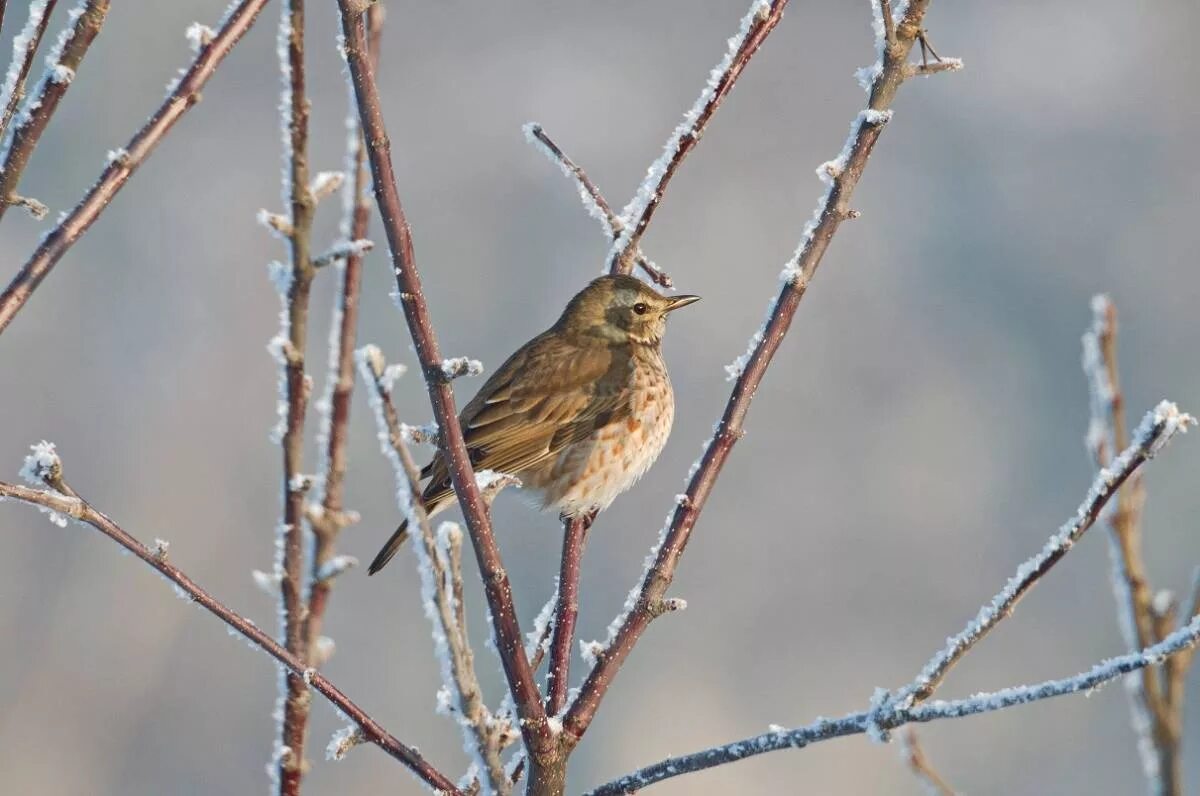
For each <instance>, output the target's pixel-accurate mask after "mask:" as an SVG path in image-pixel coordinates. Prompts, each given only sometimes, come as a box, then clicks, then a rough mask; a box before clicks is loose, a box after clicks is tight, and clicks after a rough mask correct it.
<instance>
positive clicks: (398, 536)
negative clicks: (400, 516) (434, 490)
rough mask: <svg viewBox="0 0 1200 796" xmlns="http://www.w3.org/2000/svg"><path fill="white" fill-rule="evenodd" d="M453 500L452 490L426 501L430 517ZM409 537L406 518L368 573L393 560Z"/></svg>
mask: <svg viewBox="0 0 1200 796" xmlns="http://www.w3.org/2000/svg"><path fill="white" fill-rule="evenodd" d="M453 502H454V493H453V492H451V493H450V494H449V495H447V496H446V497H443V498H441V499H438V498H434V499H433V500H428V501H427V502H426V503H425V511H426V513H427V514H428V515H429V516H430V517H432V516H433V515H434V514H437V513H438V512H439V511H441V510H442V509H445V508H447V507H448V506H449V505H450V504H451V503H453ZM407 538H408V520H405V521H404V522H402V523H400V527H399V528H397V529H396V532H395V533H393V534H392V535H391V536H390V537H388V540H387V542H386V543H385V544H384V545H383V548H382V549H380V551H379V553H378V554H377V555H376V556H375V560H373V561H372V562H371V566H369V567H367V574H368V575H374V574H375V573H376V572H378V571H379V570H381V569H383V568H384V567H385V566H387V563H388V562H389V561H391V560H392V557H393V556H395V555H396V551H397V550H399V549H400V546H401V545H403V544H404V540H406V539H407Z"/></svg>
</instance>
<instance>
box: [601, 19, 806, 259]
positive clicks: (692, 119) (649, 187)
mask: <svg viewBox="0 0 1200 796" xmlns="http://www.w3.org/2000/svg"><path fill="white" fill-rule="evenodd" d="M786 5H787V0H754V3H753V4H752V5H751V6H750V10H749V11H748V12H747V13H746V16H745V17H743V18H742V25H741V29H740V30H739V31H738V32H737V34H735V35H734V36H733V38H731V39H730V40H729V49H728V51H727V52H726V53H725V57H724V58H723V59H722V60H721V63H719V64H717V66H716V68H714V69H713V70H712V73H711V77H710V78H709V80H708V83H707V84H706V85H705V86H704V90H703V91H701V92H700V96H699V98H697V100H696V103H695V104H694V105H692V107H691V109H690V110H688V112H687V113H685V114H684V115H683V122H681V123H680V125H679V126H678V127H676V128H675V131H674V132H673V133H671V137H670V138H669V139H667V143H666V146H665V147H664V149H663V153H662V154H661V155H660V156H659V157H658V159H657V160H656V161H654V163H652V164H651V165H650V168H649V169H648V170H647V172H646V177H645V179H643V180H642V184H641V185H640V186H639V187H638V190H637V193H636V194H634V197H633V199H631V200H630V202H629V204H627V205H626V206H625V209H624V210H623V211H622V213H621V218H622V220H623V221H624V223H625V229H624V230H622V232H621V234H620V235H619V236H618V237H617V238H616V240H614V241H613V245H612V249H610V250H609V255H608V270H609V272H610V273H614V274H628V273H631V272H632V271H633V262H634V257H635V256H636V254H637V251H638V247H639V246H640V245H641V242H642V236H643V235H645V234H646V227H647V226H649V224H650V219H651V218H653V217H654V211H655V210H657V209H658V205H659V202H661V201H662V197H663V193H664V192H665V191H666V189H667V184H668V183H669V182H670V181H671V178H672V177H673V176H675V172H676V171H677V170H678V169H679V166H680V164H681V163H683V159H684V158H685V157H687V155H688V153H689V152H691V151H692V149H694V148H695V146H696V144H697V143H699V141H700V136H701V135H703V133H704V128H705V127H706V126H707V125H708V121H709V119H711V118H712V115H713V113H714V112H716V110H717V107H718V106H720V104H721V101H722V100H724V99H725V97H726V96H727V95H728V94H729V92H730V91H732V90H733V84H734V83H736V82H737V79H738V78H739V77H740V76H741V74H742V70H743V69H745V68H746V65H747V64H748V63H750V59H751V58H752V57H753V56H754V53H756V52H757V51H758V48H759V46H760V45H761V44H762V43H763V41H764V40H766V38H767V36H768V35H769V34H770V33H771V31H772V30H774V29H775V26H776V25H778V24H779V20H780V19H782V18H783V9H784V6H786Z"/></svg>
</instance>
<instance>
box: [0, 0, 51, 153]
mask: <svg viewBox="0 0 1200 796" xmlns="http://www.w3.org/2000/svg"><path fill="white" fill-rule="evenodd" d="M57 2H58V0H31V2H30V3H29V19H28V20H27V21H26V23H25V28H24V29H23V30H22V31H21V32H20V33H18V34H17V36H16V38H15V39H13V63H12V65H11V66H9V69H8V74H7V75H6V76H5V79H4V86H3V88H2V89H0V139H3V138H4V134H5V133H6V132H7V131H8V125H9V123H10V122H12V118H13V114H14V113H15V112H16V110H17V104H18V103H20V101H21V100H22V99H23V98H24V97H25V81H26V79H28V77H29V69H30V68H31V67H32V66H33V58H34V56H35V55H36V54H37V50H38V47H39V46H40V45H41V43H42V37H43V36H44V35H46V26H47V25H49V24H50V15H51V14H53V13H54V6H55V4H56V3H57Z"/></svg>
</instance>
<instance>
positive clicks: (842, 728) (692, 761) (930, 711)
mask: <svg viewBox="0 0 1200 796" xmlns="http://www.w3.org/2000/svg"><path fill="white" fill-rule="evenodd" d="M1197 642H1200V617H1195V618H1193V619H1192V621H1191V622H1189V623H1188V624H1187V625H1185V626H1184V627H1183V628H1181V629H1179V630H1177V631H1175V632H1174V633H1171V634H1170V635H1168V636H1167V637H1166V638H1165V639H1163V640H1162V641H1161V642H1159V643H1158V644H1155V645H1153V646H1151V647H1148V648H1147V649H1144V650H1141V651H1139V652H1133V653H1129V654H1126V655H1121V656H1118V657H1116V658H1109V659H1108V660H1106V661H1103V662H1101V663H1098V664H1096V665H1095V666H1093V667H1092V668H1091V669H1089V670H1087V671H1086V672H1082V673H1080V674H1077V675H1075V676H1074V677H1066V678H1063V679H1060V680H1047V681H1045V682H1042V683H1038V684H1036V685H1023V686H1017V687H1016V688H1006V689H1004V690H1002V691H992V692H983V693H979V694H974V695H972V696H970V697H967V698H966V699H954V700H935V701H932V702H926V703H923V704H917V705H911V706H909V707H903V706H898V705H895V706H892V707H891V708H890V709H889V710H887V711H886V712H885V713H884V714H882V715H880V714H879V713H878V712H877V709H876V708H872V709H869V710H864V711H860V712H858V713H851V714H848V715H846V716H842V717H841V718H837V719H817V720H816V721H815V722H813V723H812V724H809V725H806V726H804V727H798V728H796V729H791V730H789V729H785V728H783V727H775V728H772V729H771V731H770V732H767V733H763V734H762V735H755V736H753V737H750V738H743V739H742V740H740V741H734V742H733V743H728V744H724V745H722V746H714V747H712V748H710V749H704V750H702V751H699V752H693V753H692V754H687V755H680V756H678V757H671V758H667V759H666V760H662V761H660V762H658V763H655V764H654V765H652V766H647V767H645V768H642V769H639V770H638V771H635V772H633V773H632V774H626V775H625V776H623V777H621V778H620V779H615V780H613V781H612V782H609V783H607V784H605V785H601V786H600V787H598V788H596V789H595V790H592V791H590V792H589V794H588V796H615V795H616V794H625V793H635V792H637V791H640V790H641V789H642V788H646V787H649V786H650V785H653V784H654V783H656V782H662V781H663V780H665V779H671V778H673V777H678V776H681V775H683V774H690V773H693V772H696V771H703V770H705V769H708V768H714V767H716V766H721V765H726V764H728V763H736V762H738V761H739V760H745V759H746V758H749V757H755V756H757V755H761V754H765V753H767V752H777V751H781V750H784V749H803V748H805V747H806V746H809V745H811V744H814V743H818V742H820V741H828V740H832V739H834V738H845V737H846V736H849V735H864V734H871V733H874V732H876V731H878V730H882V731H890V730H894V729H897V728H899V727H902V726H904V725H906V724H921V723H925V722H930V721H939V720H942V719H959V718H964V717H966V716H976V715H979V714H981V713H991V712H992V711H996V710H1004V709H1006V708H1011V707H1016V706H1018V705H1028V704H1029V703H1031V702H1039V701H1041V700H1043V699H1053V698H1054V697H1060V696H1067V695H1068V694H1078V693H1091V692H1093V691H1095V690H1096V689H1097V688H1099V687H1101V686H1103V685H1105V684H1106V683H1108V682H1110V681H1112V680H1115V679H1116V678H1118V677H1121V676H1122V675H1125V674H1129V673H1130V672H1136V671H1138V670H1140V669H1144V668H1146V667H1147V666H1157V665H1159V664H1161V663H1162V662H1163V661H1164V660H1166V659H1169V658H1170V657H1171V656H1173V655H1178V654H1181V653H1183V652H1185V651H1187V650H1191V649H1192V648H1194V647H1195V645H1196V644H1197Z"/></svg>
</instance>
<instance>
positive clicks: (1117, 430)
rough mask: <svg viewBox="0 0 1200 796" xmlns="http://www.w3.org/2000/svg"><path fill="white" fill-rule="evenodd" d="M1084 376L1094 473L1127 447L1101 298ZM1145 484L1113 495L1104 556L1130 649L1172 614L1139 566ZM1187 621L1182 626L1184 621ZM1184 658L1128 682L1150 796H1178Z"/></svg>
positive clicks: (1150, 639)
mask: <svg viewBox="0 0 1200 796" xmlns="http://www.w3.org/2000/svg"><path fill="white" fill-rule="evenodd" d="M1083 369H1084V373H1085V374H1086V376H1087V380H1088V393H1089V397H1090V401H1089V404H1090V407H1091V422H1090V423H1089V426H1088V434H1087V439H1086V442H1087V447H1088V450H1089V452H1090V453H1091V454H1092V458H1093V460H1094V461H1095V463H1096V467H1097V468H1098V469H1104V468H1105V467H1109V466H1111V463H1112V462H1111V460H1112V453H1113V451H1116V450H1120V449H1121V448H1123V447H1124V446H1125V443H1126V440H1127V439H1128V432H1127V431H1126V425H1125V407H1124V398H1123V395H1122V392H1121V382H1120V377H1119V376H1118V371H1117V309H1116V306H1114V305H1113V303H1112V301H1110V300H1109V298H1108V297H1107V296H1095V297H1094V298H1093V299H1092V324H1091V327H1090V328H1089V329H1088V330H1087V332H1086V333H1085V334H1084V335H1083ZM1145 499H1146V489H1145V484H1144V482H1143V480H1142V478H1141V477H1140V475H1137V476H1134V477H1132V478H1130V479H1129V481H1128V482H1127V483H1126V484H1125V486H1123V487H1122V488H1121V490H1120V492H1118V493H1117V499H1116V509H1115V511H1112V512H1109V514H1108V525H1109V530H1110V533H1109V536H1108V538H1109V552H1110V554H1111V557H1112V562H1113V569H1112V578H1113V593H1114V595H1115V596H1116V599H1117V616H1118V619H1119V624H1120V627H1121V634H1122V636H1123V637H1124V639H1125V644H1126V647H1127V648H1128V649H1131V650H1135V649H1140V648H1142V647H1145V646H1146V645H1148V644H1151V643H1154V642H1156V641H1160V640H1161V639H1162V638H1163V637H1164V636H1165V635H1166V634H1167V633H1169V632H1170V630H1171V626H1172V625H1173V624H1174V623H1175V621H1176V620H1174V619H1173V618H1172V617H1171V616H1170V613H1171V612H1170V611H1167V612H1165V613H1163V614H1162V615H1160V614H1159V613H1158V612H1157V611H1156V610H1155V607H1154V598H1153V596H1152V594H1151V592H1152V589H1151V587H1150V584H1149V582H1148V580H1147V577H1146V568H1145V563H1144V561H1143V560H1142V543H1141V539H1142V532H1141V518H1142V507H1143V505H1144V503H1145ZM1190 619H1191V614H1188V615H1187V616H1186V617H1184V618H1183V620H1182V621H1184V622H1186V621H1190ZM1190 663H1191V656H1190V655H1180V656H1177V657H1176V658H1173V659H1171V661H1169V662H1168V664H1167V665H1166V666H1164V667H1163V668H1161V669H1160V668H1158V667H1149V668H1146V669H1143V670H1142V671H1141V672H1140V673H1139V677H1137V678H1131V680H1130V682H1129V683H1128V686H1129V688H1128V691H1129V696H1130V711H1131V713H1132V714H1133V728H1134V732H1135V733H1137V736H1138V751H1139V754H1140V755H1141V756H1142V762H1143V770H1144V771H1145V773H1146V776H1147V778H1148V779H1149V780H1150V783H1151V785H1152V787H1153V789H1154V792H1155V793H1158V794H1163V796H1168V795H1177V794H1180V793H1182V787H1183V786H1182V782H1181V780H1182V771H1181V761H1180V756H1179V747H1180V741H1181V732H1182V730H1181V727H1180V723H1181V720H1182V719H1181V714H1182V710H1183V705H1182V695H1183V680H1184V675H1185V674H1186V671H1187V667H1188V666H1189V665H1190Z"/></svg>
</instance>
